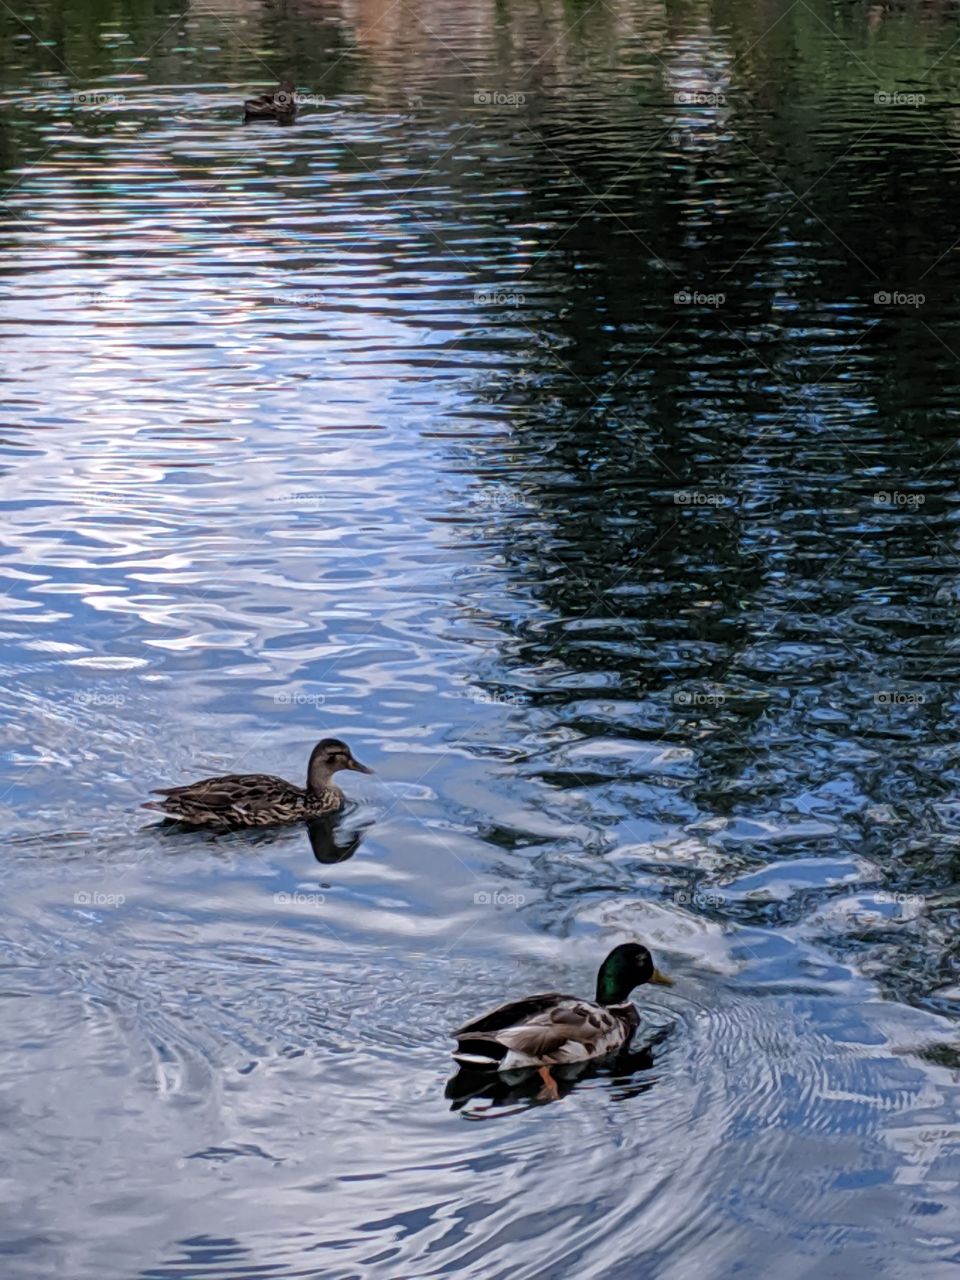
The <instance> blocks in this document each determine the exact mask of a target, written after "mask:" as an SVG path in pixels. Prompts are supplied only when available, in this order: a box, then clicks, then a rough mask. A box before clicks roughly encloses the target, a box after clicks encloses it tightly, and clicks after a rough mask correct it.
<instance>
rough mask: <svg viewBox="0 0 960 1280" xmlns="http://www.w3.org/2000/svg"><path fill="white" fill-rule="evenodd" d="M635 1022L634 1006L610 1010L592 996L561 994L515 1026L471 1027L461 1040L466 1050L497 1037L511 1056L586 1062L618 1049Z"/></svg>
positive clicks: (465, 1030) (546, 1060)
mask: <svg viewBox="0 0 960 1280" xmlns="http://www.w3.org/2000/svg"><path fill="white" fill-rule="evenodd" d="M518 1003H519V1004H524V1003H527V1002H522V1001H521V1002H518ZM497 1013H498V1015H499V1014H501V1011H500V1010H498V1011H497ZM637 1021H638V1017H637V1013H636V1010H635V1009H634V1008H633V1005H618V1006H616V1007H615V1008H610V1009H608V1008H605V1007H604V1006H603V1005H598V1004H594V1003H593V1001H592V1000H580V999H578V998H577V997H575V996H560V997H558V998H557V999H556V1000H555V1002H554V1003H552V1004H551V1005H550V1006H549V1007H546V1008H541V1009H539V1010H538V1011H536V1012H533V1013H527V1014H525V1015H523V1016H521V1017H520V1018H517V1019H516V1021H515V1023H514V1025H507V1026H500V1027H497V1028H496V1029H494V1028H492V1027H487V1028H486V1029H483V1028H473V1027H467V1028H464V1030H463V1032H461V1033H460V1034H459V1035H458V1039H459V1040H460V1044H461V1047H462V1048H463V1049H464V1050H466V1051H467V1052H469V1050H470V1047H471V1044H474V1045H479V1044H482V1043H483V1042H484V1041H487V1042H488V1043H489V1042H490V1041H494V1042H495V1043H496V1044H498V1045H501V1046H502V1047H503V1048H504V1049H506V1050H508V1051H509V1053H510V1054H517V1055H520V1056H521V1057H524V1058H530V1059H535V1060H537V1061H539V1062H547V1063H563V1062H582V1061H584V1060H585V1059H587V1058H598V1057H603V1056H604V1055H606V1054H608V1053H611V1052H613V1051H614V1050H615V1049H619V1048H620V1047H621V1046H622V1045H623V1044H624V1043H625V1041H626V1040H627V1038H628V1037H629V1036H630V1035H631V1034H632V1032H633V1030H634V1028H635V1026H636V1024H637ZM508 1061H509V1059H508Z"/></svg>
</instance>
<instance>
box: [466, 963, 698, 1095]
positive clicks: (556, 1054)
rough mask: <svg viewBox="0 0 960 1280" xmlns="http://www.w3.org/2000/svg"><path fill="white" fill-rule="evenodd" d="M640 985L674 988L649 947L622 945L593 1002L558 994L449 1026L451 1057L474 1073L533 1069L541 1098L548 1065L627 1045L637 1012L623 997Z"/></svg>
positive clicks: (548, 1080)
mask: <svg viewBox="0 0 960 1280" xmlns="http://www.w3.org/2000/svg"><path fill="white" fill-rule="evenodd" d="M645 982H657V983H661V984H662V985H663V986H667V987H669V986H672V985H673V983H672V982H671V981H670V979H669V978H666V977H664V975H663V974H662V973H661V972H660V971H659V969H657V967H656V965H655V964H654V963H653V957H652V956H651V954H650V952H649V951H648V950H647V948H646V947H643V946H640V944H639V943H636V942H625V943H623V944H622V945H621V946H619V947H614V949H613V950H612V951H611V952H610V954H609V955H608V956H607V958H606V960H604V962H603V964H602V965H601V966H600V972H599V973H598V974H597V998H596V1000H595V1001H594V1000H581V999H580V998H579V997H578V996H568V995H561V994H560V993H559V992H556V991H548V992H545V993H543V994H542V995H535V996H527V997H526V999H524V1000H511V1001H510V1002H509V1003H508V1004H502V1005H499V1006H498V1007H497V1008H496V1009H491V1010H490V1011H489V1012H488V1013H485V1014H483V1015H482V1016H481V1017H479V1018H475V1019H474V1020H473V1022H468V1023H466V1024H465V1025H464V1026H462V1027H460V1028H459V1030H457V1031H454V1032H453V1035H454V1036H455V1037H456V1040H457V1049H456V1052H455V1053H454V1055H453V1056H454V1058H455V1059H456V1060H457V1062H459V1063H460V1064H461V1066H465V1067H471V1068H473V1069H474V1070H495V1071H514V1070H516V1069H518V1068H525V1067H536V1068H537V1070H538V1072H539V1075H540V1078H541V1079H542V1080H543V1083H544V1094H545V1096H547V1097H550V1098H557V1097H558V1096H559V1093H558V1090H557V1082H556V1081H555V1080H554V1078H553V1076H552V1075H551V1074H550V1068H551V1067H555V1066H559V1065H560V1064H562V1063H570V1062H585V1061H587V1060H588V1059H590V1058H604V1057H606V1056H607V1055H608V1054H612V1053H615V1052H617V1050H619V1049H622V1048H623V1047H624V1046H625V1045H627V1044H628V1043H629V1042H630V1039H631V1037H632V1036H633V1033H634V1031H636V1029H637V1027H638V1026H639V1025H640V1015H639V1013H637V1010H636V1009H635V1008H634V1006H633V1005H632V1004H631V1003H630V1002H629V1000H628V997H629V995H630V992H631V991H632V990H633V989H634V987H639V986H642V984H643V983H645Z"/></svg>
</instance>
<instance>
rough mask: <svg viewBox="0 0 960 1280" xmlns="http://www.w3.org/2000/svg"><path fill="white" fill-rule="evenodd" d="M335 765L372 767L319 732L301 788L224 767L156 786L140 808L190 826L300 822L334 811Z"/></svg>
mask: <svg viewBox="0 0 960 1280" xmlns="http://www.w3.org/2000/svg"><path fill="white" fill-rule="evenodd" d="M338 769H354V770H356V772H357V773H373V770H372V769H368V768H367V766H366V765H365V764H360V762H359V761H357V760H354V758H353V755H352V753H351V751H350V748H349V747H348V746H347V744H346V743H345V742H341V741H340V739H339V738H324V739H323V741H322V742H318V743H317V745H316V746H315V747H314V748H313V751H312V752H311V754H310V764H309V765H308V767H307V785H306V788H305V789H304V788H302V787H296V786H294V785H293V783H292V782H285V781H284V780H283V778H275V777H273V776H272V775H271V774H269V773H228V774H225V775H224V776H223V777H221V778H204V779H203V780H202V781H201V782H191V783H188V784H187V786H185V787H160V788H158V789H157V790H156V791H154V792H153V793H152V794H153V795H160V796H163V799H162V800H148V801H147V803H146V804H145V805H144V806H143V807H144V809H159V810H160V812H161V813H165V814H166V815H167V817H168V818H172V819H173V820H174V821H175V822H186V823H189V824H190V826H193V827H218V828H220V829H221V830H224V829H228V828H231V827H270V826H275V825H278V824H280V823H286V822H300V821H302V820H303V819H305V818H318V817H320V816H321V815H322V814H325V813H334V812H335V811H336V810H337V809H339V808H340V806H341V805H342V804H343V792H342V791H341V790H340V788H339V787H337V786H334V784H333V782H331V778H332V776H333V774H334V773H336V771H337V770H338Z"/></svg>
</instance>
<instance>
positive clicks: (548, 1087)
mask: <svg viewBox="0 0 960 1280" xmlns="http://www.w3.org/2000/svg"><path fill="white" fill-rule="evenodd" d="M537 1075H538V1076H539V1077H540V1079H541V1080H542V1081H543V1088H542V1089H541V1090H540V1092H539V1093H538V1094H537V1100H538V1101H539V1102H559V1101H560V1090H559V1089H558V1088H557V1082H556V1080H554V1078H553V1076H552V1075H551V1074H550V1068H549V1067H538V1068H537Z"/></svg>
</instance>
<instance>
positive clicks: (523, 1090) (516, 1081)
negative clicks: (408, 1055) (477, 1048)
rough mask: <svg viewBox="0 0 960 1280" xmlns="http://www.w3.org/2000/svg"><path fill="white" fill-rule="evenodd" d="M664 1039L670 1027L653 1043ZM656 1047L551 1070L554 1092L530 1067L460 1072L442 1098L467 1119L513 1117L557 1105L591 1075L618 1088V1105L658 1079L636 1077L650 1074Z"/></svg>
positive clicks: (645, 1089) (647, 1087) (615, 1090)
mask: <svg viewBox="0 0 960 1280" xmlns="http://www.w3.org/2000/svg"><path fill="white" fill-rule="evenodd" d="M667 1035H669V1028H667V1029H666V1030H665V1031H664V1032H663V1034H662V1035H661V1036H658V1038H657V1040H656V1041H655V1042H654V1044H658V1043H659V1042H660V1040H662V1039H663V1038H664V1037H665V1036H667ZM654 1044H646V1045H644V1046H643V1047H642V1048H640V1049H637V1050H635V1051H630V1050H626V1049H621V1050H620V1052H619V1053H617V1054H614V1055H612V1056H611V1057H609V1058H608V1059H606V1060H605V1061H602V1060H599V1059H594V1060H593V1061H591V1062H577V1063H571V1064H569V1065H568V1066H563V1067H555V1068H554V1070H553V1079H554V1083H555V1084H556V1092H555V1093H554V1092H553V1091H552V1090H551V1091H550V1092H547V1091H545V1090H544V1088H543V1081H542V1080H541V1078H540V1075H539V1074H538V1072H536V1071H534V1070H533V1069H532V1068H528V1069H526V1070H518V1071H478V1070H477V1069H476V1068H471V1067H461V1068H460V1070H459V1071H458V1072H457V1073H456V1075H454V1076H451V1078H450V1079H449V1080H448V1081H447V1087H446V1089H445V1090H444V1097H445V1098H448V1099H449V1100H450V1110H451V1111H462V1112H463V1114H464V1119H467V1120H484V1119H491V1120H492V1119H495V1118H496V1117H497V1116H504V1115H512V1114H514V1113H515V1112H517V1111H525V1110H527V1109H528V1108H530V1107H536V1106H544V1105H545V1104H546V1103H548V1102H556V1101H559V1100H560V1099H561V1098H565V1097H566V1096H567V1094H568V1093H571V1092H572V1091H573V1089H574V1088H575V1087H576V1086H577V1085H578V1084H579V1083H580V1082H581V1081H582V1080H584V1079H586V1078H588V1077H590V1076H606V1077H608V1078H613V1080H614V1081H616V1087H615V1089H614V1090H613V1091H612V1096H613V1097H614V1098H616V1099H617V1100H620V1101H622V1100H623V1099H626V1098H635V1097H637V1096H638V1095H639V1094H641V1093H646V1092H647V1090H648V1089H652V1088H653V1087H654V1085H655V1084H656V1083H657V1081H656V1077H650V1076H644V1077H642V1078H640V1079H636V1078H634V1077H636V1076H637V1075H638V1074H639V1073H640V1072H648V1071H650V1070H651V1069H652V1068H653V1049H654Z"/></svg>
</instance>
